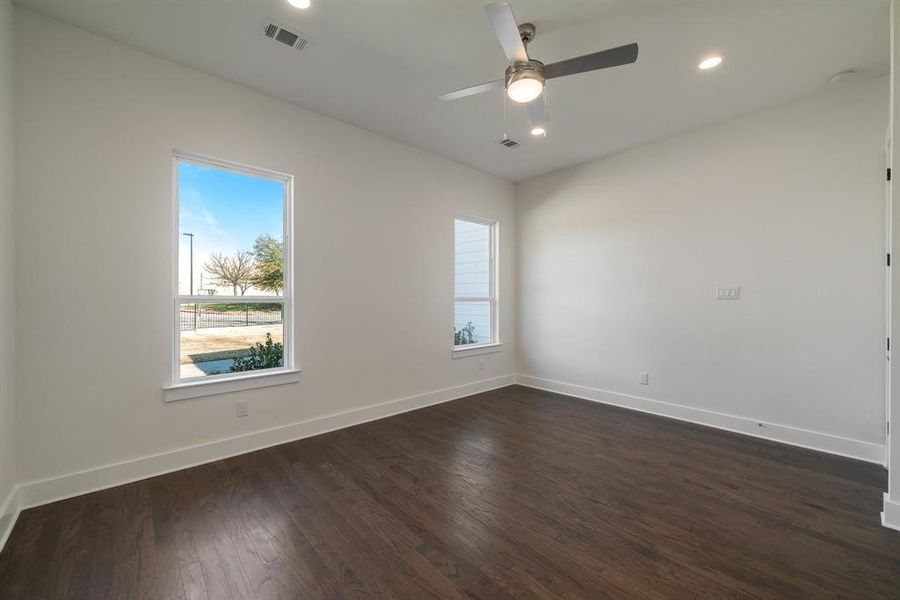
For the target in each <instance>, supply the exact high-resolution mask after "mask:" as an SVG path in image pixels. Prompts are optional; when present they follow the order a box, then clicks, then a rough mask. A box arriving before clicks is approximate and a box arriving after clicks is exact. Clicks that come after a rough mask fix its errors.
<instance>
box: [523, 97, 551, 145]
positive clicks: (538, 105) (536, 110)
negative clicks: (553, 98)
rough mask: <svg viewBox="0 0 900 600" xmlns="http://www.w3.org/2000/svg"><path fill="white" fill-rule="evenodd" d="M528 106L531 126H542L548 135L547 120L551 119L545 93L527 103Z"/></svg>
mask: <svg viewBox="0 0 900 600" xmlns="http://www.w3.org/2000/svg"><path fill="white" fill-rule="evenodd" d="M525 106H526V107H527V108H528V118H529V119H531V128H532V129H534V128H535V127H540V128H541V129H543V130H544V135H547V121H549V120H550V118H549V116H548V115H547V105H546V104H545V103H544V94H541V95H540V96H538V97H537V98H535V99H534V100H532V101H531V102H529V103H528V104H526V105H525Z"/></svg>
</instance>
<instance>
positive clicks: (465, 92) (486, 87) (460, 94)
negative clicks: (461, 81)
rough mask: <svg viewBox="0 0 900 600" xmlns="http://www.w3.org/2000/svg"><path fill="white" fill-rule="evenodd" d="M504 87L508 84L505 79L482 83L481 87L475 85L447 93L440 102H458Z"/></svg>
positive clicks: (439, 97) (440, 98) (441, 97)
mask: <svg viewBox="0 0 900 600" xmlns="http://www.w3.org/2000/svg"><path fill="white" fill-rule="evenodd" d="M504 87H506V82H505V81H504V80H503V79H497V80H496V81H488V82H487V83H482V84H480V85H473V86H471V87H467V88H463V89H461V90H456V91H455V92H447V93H446V94H443V95H441V96H438V100H440V101H441V102H447V101H448V100H457V99H458V98H465V97H466V96H474V95H475V94H481V93H482V92H490V91H493V90H502V89H503V88H504Z"/></svg>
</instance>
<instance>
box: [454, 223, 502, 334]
mask: <svg viewBox="0 0 900 600" xmlns="http://www.w3.org/2000/svg"><path fill="white" fill-rule="evenodd" d="M454 229H455V232H454V233H455V235H454V239H455V267H456V269H455V271H456V274H455V282H454V283H455V290H456V291H455V293H454V296H455V297H454V303H453V307H454V308H453V346H454V349H455V350H463V349H468V348H474V347H477V346H478V345H482V346H483V345H487V344H495V343H497V292H496V290H497V267H496V254H497V252H496V247H497V223H496V222H493V221H485V220H483V219H475V218H471V217H465V218H463V217H458V218H457V219H456V220H455V223H454Z"/></svg>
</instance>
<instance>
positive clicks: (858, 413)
mask: <svg viewBox="0 0 900 600" xmlns="http://www.w3.org/2000/svg"><path fill="white" fill-rule="evenodd" d="M887 105H888V81H887V78H885V77H882V78H879V79H877V80H874V81H869V82H863V83H859V84H855V85H851V86H848V87H844V88H839V89H837V90H834V91H832V92H829V93H828V94H826V95H823V96H819V97H815V98H812V99H808V100H805V101H802V102H798V103H796V104H791V105H786V106H782V107H779V108H775V109H772V110H768V111H766V112H761V113H757V114H754V115H751V116H747V117H744V118H741V119H739V120H735V121H731V122H728V123H725V124H722V125H718V126H715V127H711V128H708V129H704V130H700V131H696V132H693V133H689V134H686V135H681V136H678V137H675V138H671V139H667V140H663V141H660V142H657V143H654V144H651V145H648V146H644V147H641V148H637V149H634V150H631V151H628V152H623V153H621V154H618V155H615V156H610V157H608V158H603V159H600V160H596V161H593V162H591V163H588V164H585V165H582V166H579V167H575V168H571V169H568V170H565V171H561V172H557V173H554V174H550V175H546V176H543V177H539V178H536V179H532V180H529V181H526V182H523V183H521V184H519V186H518V187H517V201H518V213H517V220H518V227H519V229H518V234H519V237H518V239H517V245H518V248H519V254H518V265H517V268H518V272H517V277H518V286H519V287H518V301H519V302H518V306H517V324H518V329H517V335H518V339H519V347H518V351H519V372H521V373H525V374H527V375H532V376H535V377H538V378H544V379H550V380H556V381H560V382H566V383H571V384H577V385H580V386H587V387H589V388H598V389H599V390H605V391H611V392H614V393H615V394H612V395H607V396H605V397H611V398H616V397H618V396H616V394H627V395H633V396H640V397H643V398H649V399H652V400H659V401H664V402H668V403H674V404H677V405H682V406H687V407H691V408H696V409H703V410H706V411H716V412H718V413H725V415H733V416H738V417H746V418H747V419H752V420H753V421H754V422H751V425H752V426H757V423H756V422H755V421H757V420H758V421H763V422H766V423H768V424H777V425H785V426H789V427H790V428H799V429H800V430H811V432H815V433H822V434H828V436H837V437H839V438H850V440H851V442H847V444H846V445H847V446H848V447H854V448H855V447H858V446H862V447H866V444H869V445H870V446H869V448H870V449H873V450H874V451H875V452H876V453H879V452H880V453H881V454H882V456H883V448H881V446H882V445H883V444H884V423H885V403H884V387H883V385H884V384H883V382H884V362H883V360H884V358H883V344H884V325H883V322H884V302H885V301H884V266H883V260H884V257H883V252H884V148H883V144H884V133H885V127H886V125H887V110H888V109H887ZM716 285H740V286H741V293H742V298H741V299H740V300H739V301H716V300H714V286H716ZM641 371H646V372H648V373H649V376H650V384H649V385H646V386H645V385H640V384H639V378H638V373H639V372H641ZM628 402H631V400H628V399H626V401H623V403H625V404H628ZM644 405H645V406H650V404H647V403H645V404H644ZM656 407H657V408H658V409H661V410H662V411H663V412H665V411H667V410H668V411H670V412H673V413H678V411H679V410H680V409H679V408H678V407H666V406H664V405H659V404H658V405H656ZM679 414H688V413H687V412H685V411H681V413H679ZM688 418H691V417H688ZM703 418H704V419H706V420H707V421H708V422H716V423H719V422H721V423H723V424H726V425H727V424H728V423H738V424H740V421H739V420H735V419H731V420H730V421H729V420H728V419H725V418H724V417H721V416H720V415H705V416H703ZM736 427H737V425H736ZM766 427H768V425H766ZM763 435H765V433H764V432H763ZM785 435H788V434H785ZM790 435H794V436H800V438H804V439H806V438H809V437H811V436H812V437H815V434H814V433H809V432H804V431H797V430H794V431H793V433H790ZM774 437H778V435H775V436H774ZM819 437H824V438H826V442H825V443H826V444H827V443H831V442H828V441H827V436H819ZM797 439H799V438H795V439H794V441H797ZM853 441H859V442H862V444H855V442H853ZM844 442H845V440H836V441H835V443H837V444H839V445H840V444H843V443H844ZM854 444H855V445H854ZM873 444H874V446H871V445H873ZM848 452H849V453H852V452H853V451H852V450H849V451H848ZM869 458H870V459H876V460H878V459H879V457H878V456H877V455H875V456H872V455H870V456H869Z"/></svg>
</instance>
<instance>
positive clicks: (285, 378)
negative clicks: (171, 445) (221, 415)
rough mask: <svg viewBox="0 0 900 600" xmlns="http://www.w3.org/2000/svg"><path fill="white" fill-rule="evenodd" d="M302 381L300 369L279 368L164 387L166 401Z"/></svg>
mask: <svg viewBox="0 0 900 600" xmlns="http://www.w3.org/2000/svg"><path fill="white" fill-rule="evenodd" d="M298 381H300V370H299V369H289V370H283V369H278V370H276V371H263V372H256V373H250V374H246V375H241V376H240V377H231V378H227V379H210V380H207V381H203V380H201V381H191V382H189V383H176V384H174V385H169V386H166V387H164V388H163V394H164V395H165V400H166V402H175V401H176V400H186V399H188V398H201V397H203V396H215V395H217V394H227V393H230V392H241V391H244V390H254V389H258V388H264V387H272V386H274V385H285V384H288V383H297V382H298Z"/></svg>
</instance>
